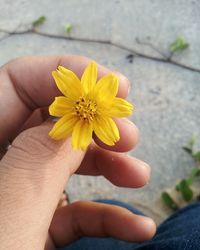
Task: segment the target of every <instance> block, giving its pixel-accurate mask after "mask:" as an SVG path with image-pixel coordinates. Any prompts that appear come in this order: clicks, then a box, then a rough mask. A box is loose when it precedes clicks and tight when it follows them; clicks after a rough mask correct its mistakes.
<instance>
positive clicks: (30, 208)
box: [0, 56, 155, 250]
mask: <svg viewBox="0 0 200 250" xmlns="http://www.w3.org/2000/svg"><path fill="white" fill-rule="evenodd" d="M88 62H89V59H87V58H84V57H79V56H45V57H44V56H43V57H27V58H21V59H16V60H14V61H11V62H10V63H8V64H6V65H5V66H3V67H2V68H1V69H0V107H1V109H0V114H1V116H0V117H1V120H0V131H1V133H0V145H1V147H2V148H3V147H5V145H6V143H7V142H8V141H9V142H12V144H11V146H10V147H9V148H8V151H7V153H6V154H5V155H4V156H3V157H2V160H1V162H0V197H1V198H0V224H1V225H0V242H1V246H0V249H16V250H17V249H20V250H23V249H29V250H31V249H44V248H45V249H48V250H50V249H55V246H63V245H66V244H68V243H70V242H71V241H73V240H75V239H78V238H79V237H81V236H85V235H87V236H111V237H115V238H119V239H122V240H127V241H143V240H147V239H150V238H151V237H152V236H153V235H154V233H155V224H154V222H153V221H152V220H151V219H149V218H146V217H143V216H138V215H134V214H132V213H131V212H129V211H128V210H126V209H124V208H120V207H117V206H112V205H106V204H99V203H95V202H85V201H79V202H76V203H73V204H70V205H68V206H65V207H62V208H59V209H57V205H58V202H59V199H60V197H61V194H62V192H63V190H64V187H65V185H66V182H67V181H68V180H69V178H70V176H71V175H72V174H74V173H76V174H83V175H94V176H96V175H103V176H105V178H107V179H108V180H110V181H111V182H112V183H113V184H115V185H117V186H123V187H141V186H143V185H145V184H146V183H147V181H148V179H149V174H150V169H149V166H148V165H147V164H145V163H144V162H142V161H140V160H138V159H135V158H131V157H129V156H127V155H125V154H124V153H122V152H127V151H129V150H130V149H131V148H132V147H133V146H134V145H135V144H136V143H137V140H138V130H137V128H136V127H135V125H133V124H132V123H130V122H128V121H127V120H125V119H118V120H117V124H118V127H119V131H120V137H121V139H120V141H119V142H118V143H117V144H116V145H115V146H114V147H109V146H106V145H104V144H103V143H101V142H99V141H98V139H96V138H95V139H94V140H95V142H94V143H93V144H92V145H91V146H90V147H89V148H88V150H87V152H86V154H85V153H84V152H83V151H74V150H72V148H71V142H70V139H67V140H64V141H63V140H62V141H54V140H52V139H51V138H50V137H49V136H48V132H49V131H50V129H51V128H52V124H53V123H52V121H49V120H48V121H45V120H46V118H48V112H47V107H48V106H49V105H50V104H51V103H52V101H53V100H54V97H55V96H59V95H60V93H59V90H58V89H57V88H56V85H55V84H54V81H53V78H52V76H51V71H52V70H55V69H56V68H57V66H58V65H63V66H65V67H67V68H69V69H71V70H73V71H74V72H75V73H76V74H77V75H78V76H81V74H82V72H83V70H84V68H85V67H86V65H87V64H88ZM108 72H109V70H108V69H106V68H104V67H103V66H100V65H99V77H101V76H102V75H104V74H106V73H108ZM118 75H119V78H120V87H119V93H118V96H120V97H122V98H125V97H126V96H127V95H128V88H129V82H128V80H127V79H126V78H125V77H124V76H122V75H121V74H118ZM44 121H45V122H44ZM74 188H78V187H74ZM91 221H92V222H93V223H91Z"/></svg>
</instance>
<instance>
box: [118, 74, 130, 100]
mask: <svg viewBox="0 0 200 250" xmlns="http://www.w3.org/2000/svg"><path fill="white" fill-rule="evenodd" d="M114 74H115V75H116V76H117V77H118V78H119V82H120V84H119V90H118V94H117V96H118V97H121V98H126V97H127V96H128V94H129V92H130V89H131V82H130V81H129V79H128V78H127V77H126V76H124V75H122V74H121V73H119V72H118V71H115V72H114Z"/></svg>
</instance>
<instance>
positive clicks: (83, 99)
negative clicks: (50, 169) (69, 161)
mask: <svg viewBox="0 0 200 250" xmlns="http://www.w3.org/2000/svg"><path fill="white" fill-rule="evenodd" d="M52 75H53V77H54V80H55V82H56V85H57V87H58V89H59V90H60V91H61V92H62V94H63V95H64V96H59V97H56V98H55V101H54V102H53V103H52V104H51V105H50V107H49V113H50V115H52V116H56V117H62V118H60V119H59V120H58V121H57V122H56V124H55V125H54V127H53V128H52V130H51V131H50V133H49V135H50V136H51V137H52V138H53V139H55V140H60V139H63V138H67V137H69V136H70V135H72V146H73V148H74V149H82V150H85V149H86V148H87V146H88V145H89V144H90V143H91V142H92V134H93V132H94V133H95V134H96V136H97V137H98V138H99V139H100V140H101V141H102V142H104V143H105V144H107V145H110V146H112V145H114V144H115V143H116V142H117V141H118V140H119V139H120V136H119V130H118V128H117V126H116V124H115V122H114V121H113V119H112V118H113V117H126V116H129V115H130V114H131V113H132V110H133V106H132V105H131V104H130V103H129V102H127V101H125V100H124V99H121V98H118V97H116V95H117V92H118V85H119V83H118V78H117V77H116V76H115V75H114V74H112V73H111V74H108V75H106V76H104V77H102V78H101V79H100V80H98V81H97V64H96V63H95V62H91V63H89V64H88V66H87V67H86V69H85V71H84V73H83V75H82V77H81V80H79V78H78V77H77V76H76V75H75V74H74V73H73V72H72V71H70V70H68V69H66V68H64V67H62V66H59V67H58V70H56V71H53V72H52Z"/></svg>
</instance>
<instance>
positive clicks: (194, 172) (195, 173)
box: [187, 168, 200, 185]
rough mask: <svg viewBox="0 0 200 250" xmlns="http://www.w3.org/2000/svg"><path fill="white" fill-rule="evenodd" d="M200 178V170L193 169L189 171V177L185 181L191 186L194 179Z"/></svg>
mask: <svg viewBox="0 0 200 250" xmlns="http://www.w3.org/2000/svg"><path fill="white" fill-rule="evenodd" d="M198 176H200V169H199V168H193V169H192V171H191V174H190V176H189V177H188V179H187V183H188V185H191V184H192V183H193V181H194V179H195V178H196V177H198Z"/></svg>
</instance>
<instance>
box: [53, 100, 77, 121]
mask: <svg viewBox="0 0 200 250" xmlns="http://www.w3.org/2000/svg"><path fill="white" fill-rule="evenodd" d="M73 105H74V104H73V102H72V101H71V100H70V99H68V98H67V97H64V96H59V97H56V98H55V101H54V102H53V103H52V104H51V105H50V106H49V114H50V115H52V116H56V117H62V116H64V115H65V114H67V113H69V112H70V113H72V109H73Z"/></svg>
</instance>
